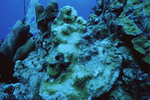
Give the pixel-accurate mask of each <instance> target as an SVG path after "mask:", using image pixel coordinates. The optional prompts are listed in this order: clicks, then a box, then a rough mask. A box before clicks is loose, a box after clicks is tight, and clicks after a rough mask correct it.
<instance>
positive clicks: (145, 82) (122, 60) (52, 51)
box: [0, 0, 150, 100]
mask: <svg viewBox="0 0 150 100" xmlns="http://www.w3.org/2000/svg"><path fill="white" fill-rule="evenodd" d="M149 8H150V2H149V0H107V1H104V0H97V5H96V6H95V8H94V9H93V12H92V13H91V14H90V15H89V19H88V20H87V21H86V20H84V19H83V18H82V17H80V16H78V15H77V11H76V10H75V9H74V8H73V7H71V6H69V5H67V6H64V7H63V8H62V9H60V11H59V10H58V4H57V2H56V1H51V2H50V3H49V4H48V5H47V6H46V8H44V7H43V6H42V4H40V3H38V0H31V1H30V6H29V9H28V13H27V16H26V18H27V22H25V23H22V22H21V21H17V22H16V24H15V26H14V27H13V28H12V30H11V32H10V33H9V34H8V35H7V37H6V39H5V41H4V42H2V43H1V46H0V57H1V58H3V61H4V62H2V63H0V79H1V82H9V80H11V81H12V83H9V84H5V83H0V88H1V89H0V98H1V99H3V100H8V99H10V98H11V99H14V100H28V99H29V100H58V99H59V100H77V99H79V100H106V99H107V100H109V99H117V100H144V99H149V98H150V91H149V89H148V88H147V87H149V86H150V84H149V82H150V81H149V80H150V76H149V74H148V73H150V67H149V66H150V19H149V18H150V13H149V10H148V9H149ZM32 11H33V13H32V14H31V12H32ZM30 15H31V16H30ZM31 17H32V18H35V20H34V21H33V22H32V23H31V19H32V18H31ZM35 26H36V27H35ZM35 31H36V32H37V35H36V36H35V37H32V34H33V33H34V32H35ZM8 62H9V63H8ZM4 71H6V72H7V73H4ZM8 73H11V75H10V76H11V77H6V76H8V75H6V74H8Z"/></svg>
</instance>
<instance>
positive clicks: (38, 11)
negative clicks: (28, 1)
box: [35, 3, 45, 22]
mask: <svg viewBox="0 0 150 100" xmlns="http://www.w3.org/2000/svg"><path fill="white" fill-rule="evenodd" d="M35 13H36V22H39V21H40V20H41V18H42V17H43V16H44V14H45V13H44V7H43V6H42V5H41V4H40V3H39V4H37V5H36V6H35Z"/></svg>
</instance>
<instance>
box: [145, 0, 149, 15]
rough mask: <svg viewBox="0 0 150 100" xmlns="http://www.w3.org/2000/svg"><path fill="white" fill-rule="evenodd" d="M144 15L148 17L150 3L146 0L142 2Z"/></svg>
mask: <svg viewBox="0 0 150 100" xmlns="http://www.w3.org/2000/svg"><path fill="white" fill-rule="evenodd" d="M144 13H145V14H147V15H150V1H149V0H146V1H145V2H144Z"/></svg>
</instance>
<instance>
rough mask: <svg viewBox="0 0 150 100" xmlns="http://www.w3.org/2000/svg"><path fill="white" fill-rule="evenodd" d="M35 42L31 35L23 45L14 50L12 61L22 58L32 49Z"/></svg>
mask: <svg viewBox="0 0 150 100" xmlns="http://www.w3.org/2000/svg"><path fill="white" fill-rule="evenodd" d="M34 47H35V44H34V39H33V37H31V38H30V39H29V40H28V41H27V42H26V43H25V44H24V45H23V46H21V47H19V48H18V49H17V51H16V54H15V56H14V58H13V62H15V61H16V60H22V59H24V58H25V57H27V55H28V54H29V53H30V52H31V51H33V50H34Z"/></svg>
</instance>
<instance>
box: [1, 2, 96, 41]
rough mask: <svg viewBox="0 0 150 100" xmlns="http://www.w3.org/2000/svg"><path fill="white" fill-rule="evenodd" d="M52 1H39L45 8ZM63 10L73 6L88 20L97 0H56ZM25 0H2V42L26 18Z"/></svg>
mask: <svg viewBox="0 0 150 100" xmlns="http://www.w3.org/2000/svg"><path fill="white" fill-rule="evenodd" d="M50 1H51V0H39V2H40V3H42V4H43V6H44V7H46V5H47V4H48V3H49V2H50ZM56 1H57V2H58V5H59V9H61V8H62V7H63V6H65V5H70V6H73V7H74V8H75V9H76V10H77V11H78V15H79V16H82V17H83V18H84V19H86V20H87V19H88V16H89V14H90V12H91V11H92V8H93V7H94V6H95V5H96V0H56ZM29 2H30V0H26V10H27V8H28V5H29ZM23 11H24V9H23V0H1V1H0V40H1V39H2V38H3V39H4V38H5V37H6V35H7V34H8V33H9V32H10V31H11V28H12V27H13V25H14V24H15V23H16V21H17V20H21V19H22V18H23V17H24V12H23Z"/></svg>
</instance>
